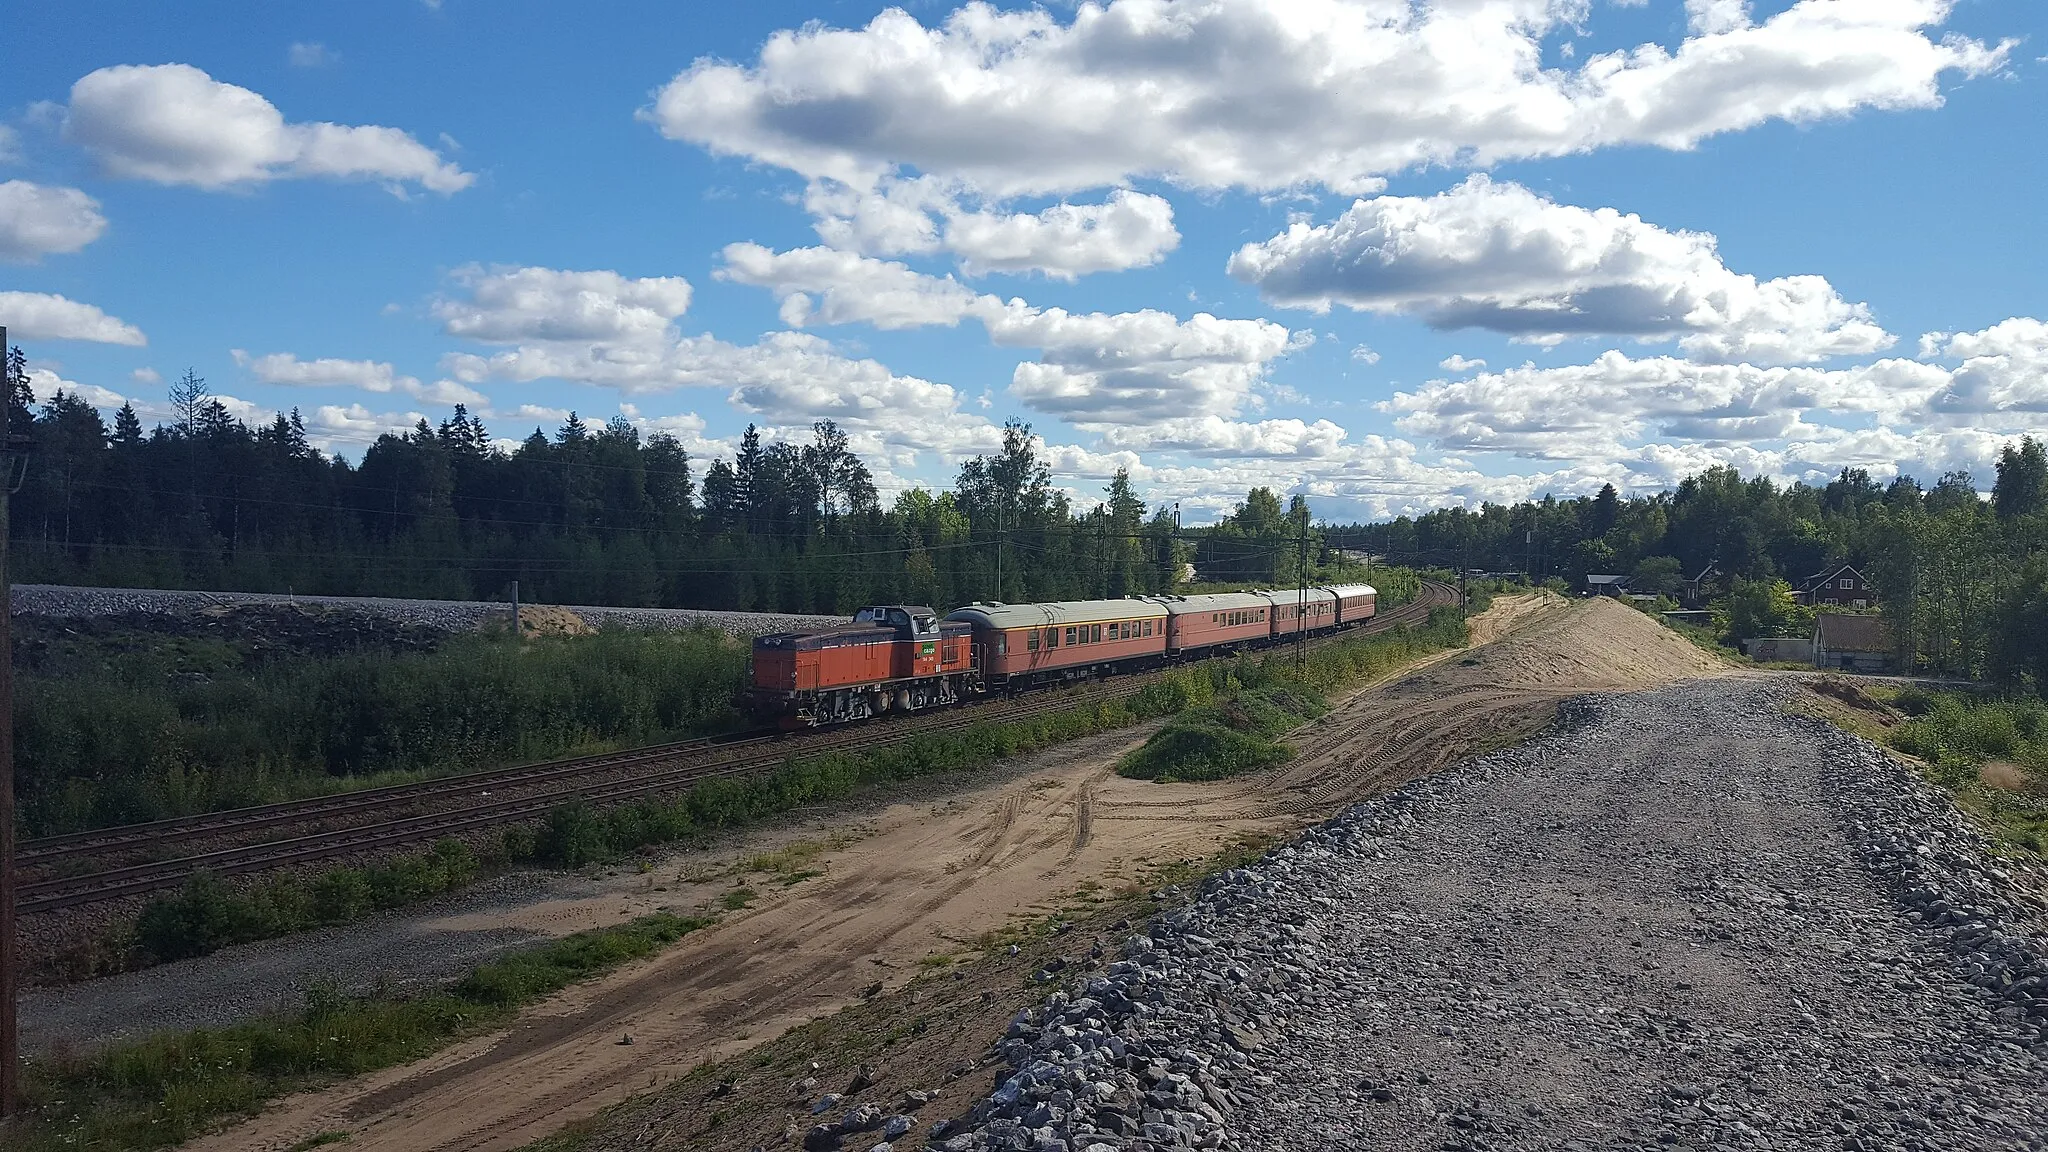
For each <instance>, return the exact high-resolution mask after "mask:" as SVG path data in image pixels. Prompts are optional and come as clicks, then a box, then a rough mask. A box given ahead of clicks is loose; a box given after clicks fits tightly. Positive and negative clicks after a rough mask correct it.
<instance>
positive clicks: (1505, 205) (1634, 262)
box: [1229, 175, 1895, 363]
mask: <svg viewBox="0 0 2048 1152" xmlns="http://www.w3.org/2000/svg"><path fill="white" fill-rule="evenodd" d="M1229 270H1230V274H1231V275H1232V276H1235V277H1237V278H1238V279H1240V280H1244V281H1247V282H1249V283H1252V284H1256V285H1258V287H1259V289H1260V291H1261V292H1262V293H1264V295H1265V296H1266V297H1267V298H1268V299H1270V300H1272V301H1274V302H1276V303H1279V304H1283V305H1287V306H1291V307H1299V308H1311V309H1315V310H1318V311H1322V310H1327V309H1328V308H1330V307H1331V306H1332V305H1335V304H1341V305H1344V306H1345V307H1347V308H1353V309H1357V310H1360V311H1372V312H1383V313H1401V314H1408V315H1415V316H1419V317H1421V318H1422V319H1424V320H1425V321H1427V322H1428V323H1429V324H1431V325H1433V326H1435V327H1438V328H1463V327H1478V328H1489V329H1492V330H1494V331H1497V332H1505V333H1508V334H1510V335H1512V336H1515V337H1518V338H1521V339H1526V340H1532V341H1536V342H1539V343H1550V342H1555V341H1556V340H1558V339H1561V338H1563V337H1564V336H1567V335H1576V334H1593V333H1600V334H1610V335H1623V336H1635V337H1639V338H1643V339H1661V338H1669V337H1673V336H1676V337H1677V338H1678V340H1679V346H1680V347H1681V348H1682V349H1684V350H1685V351H1686V352H1687V353H1688V354H1690V355H1691V356H1693V357H1694V358H1696V359H1701V360H1712V361H1721V362H1736V361H1763V362H1772V363H1798V362H1805V361H1811V360H1818V359H1822V358H1825V357H1828V356H1839V355H1861V354H1867V353H1870V352H1876V351H1879V350H1881V349H1884V348H1887V347H1889V346H1890V345H1891V344H1892V343H1893V341H1894V339H1895V338H1894V337H1893V336H1892V335H1891V334H1889V333H1887V332H1886V331H1884V329H1882V328H1880V327H1879V326H1878V325H1877V323H1876V322H1875V321H1874V320H1873V319H1872V317H1871V315H1870V309H1869V308H1868V307H1867V306H1866V305H1863V304H1856V303H1850V302H1848V301H1845V300H1843V299H1842V297H1841V295H1840V294H1839V293H1837V292H1836V291H1835V289H1834V288H1833V286H1831V285H1830V284H1829V283H1828V282H1827V281H1826V280H1825V279H1823V278H1822V277H1819V276H1787V277H1781V278H1779V279H1775V280H1763V281H1759V280H1758V279H1757V278H1756V277H1754V276H1750V275H1747V274H1743V273H1738V272H1735V271H1732V270H1731V269H1729V268H1728V266H1727V265H1726V264H1724V263H1723V262H1722V260H1721V256H1720V253H1719V251H1718V250H1717V248H1716V240H1715V238H1714V236H1713V235H1711V234H1709V233H1705V232H1684V231H1679V232H1673V231H1669V230H1667V229H1664V228H1660V227H1658V226H1656V225H1654V224H1650V223H1647V222H1645V221H1644V220H1643V219H1642V218H1641V217H1639V216H1636V215H1633V214H1624V213H1621V212H1618V211H1616V210H1614V209H1612V208H1597V209H1587V208H1580V207H1576V206H1574V205H1569V204H1559V203H1556V202H1555V201H1552V200H1548V199H1545V198H1543V197H1541V196H1538V195H1536V194H1535V193H1534V192H1531V191H1529V190H1528V189H1527V188H1524V187H1522V186H1521V185H1518V184H1509V183H1495V182H1494V181H1492V180H1489V179H1487V178H1486V177H1485V176H1483V175H1477V176H1473V177H1470V178H1469V179H1467V180H1466V181H1465V182H1464V183H1462V184H1460V185H1458V186H1457V187H1455V188H1453V189H1451V190H1450V191H1447V192H1444V193H1441V194H1439V195H1435V196H1426V197H1424V196H1381V197H1376V198H1373V199H1370V200H1359V201H1357V202H1356V203H1354V204H1352V206H1351V207H1350V208H1349V209H1348V210H1346V211H1345V212H1344V213H1343V215H1341V216H1339V217H1338V218H1337V219H1336V220H1334V221H1332V222H1331V223H1328V224H1320V225H1315V224H1310V223H1308V222H1306V221H1297V222H1296V223H1294V224H1292V225H1290V226H1289V228H1288V229H1287V231H1286V232H1283V233H1281V234H1279V235H1277V236H1274V237H1272V238H1271V239H1268V240H1264V241H1261V242H1259V243H1255V244H1247V245H1245V246H1244V247H1242V248H1240V249H1239V250H1238V251H1237V252H1236V254H1234V255H1233V256H1232V257H1231V258H1230V265H1229Z"/></svg>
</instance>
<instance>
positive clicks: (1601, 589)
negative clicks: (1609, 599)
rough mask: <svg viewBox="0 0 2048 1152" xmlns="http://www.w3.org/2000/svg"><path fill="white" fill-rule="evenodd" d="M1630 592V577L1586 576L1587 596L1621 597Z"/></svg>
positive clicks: (1588, 574) (1589, 574)
mask: <svg viewBox="0 0 2048 1152" xmlns="http://www.w3.org/2000/svg"><path fill="white" fill-rule="evenodd" d="M1627 591H1628V577H1626V576H1613V575H1595V574H1593V573H1587V575H1586V595H1588V596H1615V597H1619V596H1621V595H1622V594H1623V593H1625V592H1627Z"/></svg>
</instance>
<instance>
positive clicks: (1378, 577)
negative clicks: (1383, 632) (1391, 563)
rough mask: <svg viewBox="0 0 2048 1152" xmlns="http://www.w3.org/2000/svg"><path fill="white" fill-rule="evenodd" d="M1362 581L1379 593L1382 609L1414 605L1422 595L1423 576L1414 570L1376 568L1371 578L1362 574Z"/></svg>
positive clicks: (1379, 602) (1379, 603)
mask: <svg viewBox="0 0 2048 1152" xmlns="http://www.w3.org/2000/svg"><path fill="white" fill-rule="evenodd" d="M1360 579H1361V580H1363V581H1364V582H1365V583H1367V584H1371V585H1372V586H1373V589H1374V590H1375V591H1377V592H1378V593H1379V600H1378V606H1379V607H1380V608H1382V609H1386V608H1399V607H1400V606H1401V605H1403V604H1413V603H1414V602H1415V601H1416V599H1417V598H1418V597H1420V596H1421V595H1422V574H1421V573H1419V572H1417V571H1415V570H1414V569H1413V568H1390V567H1379V568H1374V569H1373V570H1372V575H1371V576H1369V577H1368V576H1365V575H1364V574H1363V573H1361V574H1360Z"/></svg>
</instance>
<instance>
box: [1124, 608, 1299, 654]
mask: <svg viewBox="0 0 2048 1152" xmlns="http://www.w3.org/2000/svg"><path fill="white" fill-rule="evenodd" d="M1149 599H1151V600H1153V601H1155V602H1157V603H1158V604H1160V605H1161V606H1163V607H1164V608H1165V609H1166V613H1167V617H1168V624H1167V631H1166V650H1167V652H1168V653H1169V654H1171V655H1182V654H1187V655H1193V654H1196V653H1198V652H1201V651H1204V650H1220V651H1235V650H1236V649H1239V648H1249V647H1252V646H1253V645H1256V644H1259V643H1261V642H1263V641H1265V640H1267V639H1270V638H1271V637H1272V634H1273V605H1272V602H1271V601H1268V600H1266V599H1265V598H1264V597H1262V596H1260V595H1258V594H1257V593H1255V592H1213V593H1209V594H1206V595H1202V596H1154V597H1149Z"/></svg>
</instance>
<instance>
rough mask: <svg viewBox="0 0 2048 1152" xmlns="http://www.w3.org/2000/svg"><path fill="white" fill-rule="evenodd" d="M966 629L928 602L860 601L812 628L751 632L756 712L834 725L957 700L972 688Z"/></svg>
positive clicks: (752, 697) (972, 668)
mask: <svg viewBox="0 0 2048 1152" xmlns="http://www.w3.org/2000/svg"><path fill="white" fill-rule="evenodd" d="M971 640H972V629H970V628H968V627H967V626H966V625H964V624H950V623H942V622H941V621H940V620H939V617H938V614H937V613H935V612H933V611H932V610H931V609H929V608H914V607H909V606H906V605H900V604H897V605H884V606H880V607H874V608H863V609H861V610H860V611H859V612H856V613H854V616H853V621H852V622H851V623H848V624H841V625H839V626H838V627H836V628H827V629H824V630H822V631H817V632H778V633H775V634H773V635H770V636H757V637H755V638H754V681H753V687H752V690H751V691H750V693H749V697H750V701H751V703H752V705H753V707H754V710H755V711H757V712H764V713H770V714H773V715H777V716H780V717H782V718H783V720H784V721H785V723H787V724H789V725H791V726H799V727H800V726H803V725H816V724H841V723H844V722H846V721H848V720H864V719H866V718H867V717H869V716H874V715H878V714H880V713H883V712H914V711H916V710H918V709H920V708H931V707H934V706H936V705H940V704H953V703H957V702H959V701H960V700H962V699H965V698H966V697H967V696H969V695H971V694H972V693H973V692H974V691H975V690H976V689H977V687H978V678H977V674H976V672H975V665H974V653H973V651H972V649H971V647H970V644H971Z"/></svg>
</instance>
